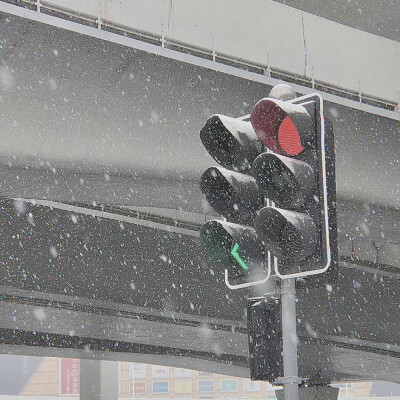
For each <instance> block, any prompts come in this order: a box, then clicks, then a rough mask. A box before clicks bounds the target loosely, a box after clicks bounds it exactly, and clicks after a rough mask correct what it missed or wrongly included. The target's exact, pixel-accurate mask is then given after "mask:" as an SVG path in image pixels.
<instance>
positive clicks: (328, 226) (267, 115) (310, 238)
mask: <svg viewBox="0 0 400 400" xmlns="http://www.w3.org/2000/svg"><path fill="white" fill-rule="evenodd" d="M250 120H251V124H252V126H253V128H254V130H255V132H256V134H257V136H258V137H259V138H260V140H261V142H262V143H263V144H264V145H265V146H266V147H267V148H268V149H269V150H271V152H265V153H262V154H260V155H259V156H258V157H257V158H256V159H255V160H254V162H253V165H252V172H253V175H254V177H255V179H256V182H257V184H258V188H259V190H260V192H261V193H262V194H263V195H264V196H265V197H266V198H269V199H270V200H272V201H273V202H274V206H273V207H272V206H270V207H263V208H262V209H261V210H260V211H259V212H258V214H257V217H256V218H255V221H254V224H255V229H256V232H257V234H258V235H259V238H260V239H261V240H262V242H263V244H264V245H265V248H266V249H268V250H269V251H270V252H271V253H272V254H273V255H274V256H276V257H277V259H278V263H277V264H276V268H275V272H276V274H277V275H278V276H279V277H281V278H295V277H305V276H309V275H316V274H320V273H324V272H326V271H327V270H328V269H329V268H331V269H330V273H331V276H333V274H332V272H333V271H335V270H336V264H337V232H336V198H335V194H336V189H335V158H334V157H335V154H334V141H333V130H332V125H331V123H330V122H329V121H328V120H326V119H325V118H324V113H323V100H322V98H321V96H320V95H318V94H312V95H308V96H303V97H300V98H297V99H294V100H290V101H281V100H277V99H271V98H266V99H262V100H260V101H259V102H258V103H257V104H256V106H255V107H254V109H253V111H252V113H251V116H250Z"/></svg>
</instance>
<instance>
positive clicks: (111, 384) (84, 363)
mask: <svg viewBox="0 0 400 400" xmlns="http://www.w3.org/2000/svg"><path fill="white" fill-rule="evenodd" d="M118 368H119V363H118V362H116V361H99V360H81V393H80V398H81V399H83V400H118Z"/></svg>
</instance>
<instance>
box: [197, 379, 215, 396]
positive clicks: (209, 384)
mask: <svg viewBox="0 0 400 400" xmlns="http://www.w3.org/2000/svg"><path fill="white" fill-rule="evenodd" d="M214 391H215V388H214V381H199V392H200V393H213V392H214Z"/></svg>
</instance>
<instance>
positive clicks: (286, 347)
mask: <svg viewBox="0 0 400 400" xmlns="http://www.w3.org/2000/svg"><path fill="white" fill-rule="evenodd" d="M295 285H296V279H284V280H282V336H283V372H284V379H283V380H282V382H283V389H284V394H285V400H298V399H299V387H298V380H299V377H298V367H297V334H296V289H295Z"/></svg>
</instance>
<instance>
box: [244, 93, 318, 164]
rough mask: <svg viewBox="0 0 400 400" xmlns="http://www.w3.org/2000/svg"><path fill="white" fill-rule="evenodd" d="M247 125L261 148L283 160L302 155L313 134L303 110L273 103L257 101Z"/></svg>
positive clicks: (311, 124) (272, 101)
mask: <svg viewBox="0 0 400 400" xmlns="http://www.w3.org/2000/svg"><path fill="white" fill-rule="evenodd" d="M250 121H251V124H252V125H253V128H254V130H255V132H256V134H257V136H258V137H259V138H260V140H261V141H262V142H263V144H264V145H265V146H267V147H268V148H269V149H270V150H272V151H273V152H274V153H278V154H282V155H286V156H297V155H299V154H300V153H302V152H303V151H304V150H305V148H306V146H307V144H308V142H309V140H310V134H311V133H312V132H313V120H312V118H311V116H310V114H309V113H308V111H307V109H306V108H305V107H304V106H302V105H299V104H292V103H289V102H286V101H281V100H276V99H262V100H260V101H259V102H258V103H257V104H256V106H255V107H254V109H253V111H252V113H251V116H250Z"/></svg>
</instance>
